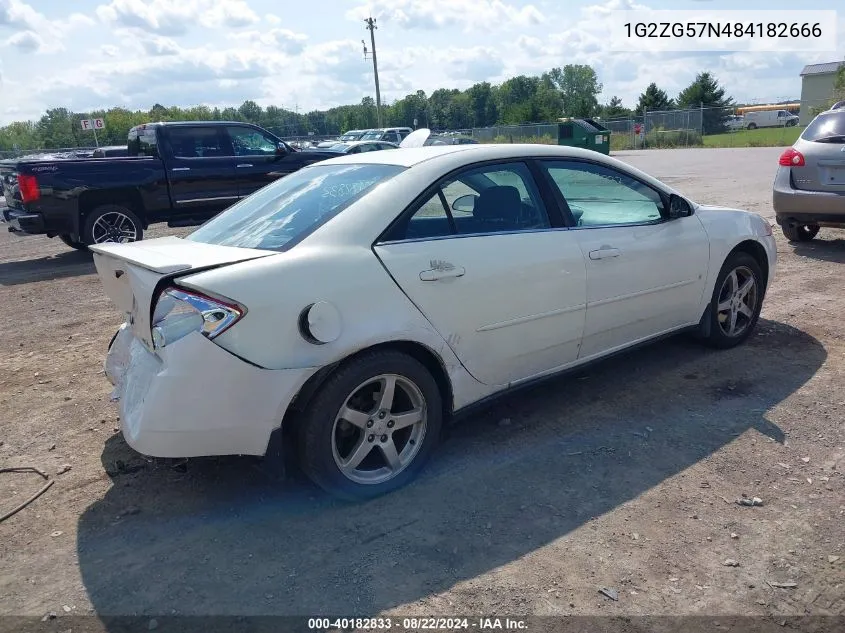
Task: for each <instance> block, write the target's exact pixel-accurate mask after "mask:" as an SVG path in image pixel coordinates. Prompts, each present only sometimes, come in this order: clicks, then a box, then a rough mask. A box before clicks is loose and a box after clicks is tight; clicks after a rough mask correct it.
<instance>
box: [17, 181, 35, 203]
mask: <svg viewBox="0 0 845 633" xmlns="http://www.w3.org/2000/svg"><path fill="white" fill-rule="evenodd" d="M18 191H20V192H21V202H24V203H26V202H35V201H36V200H38V199H39V198H40V197H41V190H40V189H39V188H38V179H37V178H36V177H35V176H31V175H29V174H18Z"/></svg>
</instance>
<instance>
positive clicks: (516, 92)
mask: <svg viewBox="0 0 845 633" xmlns="http://www.w3.org/2000/svg"><path fill="white" fill-rule="evenodd" d="M601 91H602V84H601V83H600V82H599V80H598V75H597V74H596V72H595V70H594V69H593V68H592V67H591V66H587V65H582V64H568V65H566V66H563V67H562V68H552V69H551V70H549V71H548V72H544V73H542V74H540V75H535V76H530V75H519V76H517V77H511V78H510V79H508V80H506V81H504V82H503V83H501V84H499V85H493V84H490V83H489V82H486V81H484V82H479V83H476V84H474V85H473V86H471V87H469V88H467V89H466V90H457V89H449V88H440V89H438V90H435V91H434V92H432V93H431V94H430V95H426V93H425V92H424V91H422V90H417V91H416V92H414V93H412V94H409V95H406V96H405V97H403V98H401V99H398V100H396V101H394V102H393V103H390V104H383V105H382V108H381V110H382V112H381V114H382V125H384V126H406V127H414V126H415V124H414V122H415V121H416V127H428V128H432V129H435V130H446V129H448V130H461V129H470V128H479V127H489V126H493V125H517V124H522V123H539V122H549V121H555V120H556V119H558V118H561V117H601V118H603V119H612V118H624V117H630V116H634V115H642V112H643V110H645V109H647V110H649V111H655V110H669V109H675V108H690V107H695V108H698V107H704V108H708V109H710V108H713V110H708V111H706V113H705V121H704V127H705V130H704V131H705V133H708V132H715V131H720V128H721V127H722V126H723V125H724V123H723V122H724V118H725V116H726V114H722V113H721V111H720V110H718V108H722V109H723V110H724V112H727V109H728V108H729V107H732V106H733V105H734V103H733V100H732V99H731V98H730V97H728V96H727V95H726V94H725V90H724V88H722V87H721V86H720V85H719V83H718V81H717V80H716V78H715V77H713V76H712V75H711V74H710V73H709V72H702V73H699V74H698V75H697V76H696V77H695V80H694V81H693V82H692V83H690V85H689V86H687V87H686V88H685V89H684V90H682V91H681V92H680V93H679V94H678V95H677V97H675V98H669V96H668V95H667V93H666V92H665V91H664V90H662V89H660V88H659V87H658V86H657V84H655V83H652V84H650V85H649V86H648V87H647V88H646V89H645V90H644V91H643V93H642V94H641V95H640V96H639V100H638V101H637V104H636V106H635V107H634V108H627V107H625V106H624V105H623V103H622V100H621V99H620V98H619V97H617V96H613V97H611V98H610V99H609V100H608V102H607V103H604V104H601V103H599V100H598V97H599V94H600V93H601ZM98 117H102V118H103V119H104V120H105V129H103V130H99V131H98V141H99V143H100V145H122V144H124V143H125V142H126V134H127V132H128V131H129V128H131V127H133V126H135V125H140V124H142V123H148V122H152V121H245V122H249V123H254V124H256V125H259V126H261V127H263V128H265V129H268V130H270V131H271V132H273V133H275V134H277V135H279V136H306V135H309V134H314V135H318V136H323V135H332V134H339V133H341V132H344V131H346V130H351V129H367V128H373V127H376V124H377V114H376V104H375V101H374V100H373V99H372V98H371V97H364V98H363V99H362V100H361V102H360V103H358V104H354V105H344V106H338V107H334V108H330V109H328V110H314V111H312V112H307V113H299V112H294V111H292V110H289V109H287V108H284V107H278V106H272V105H271V106H267V107H264V108H262V107H261V106H260V105H258V104H257V103H255V102H254V101H251V100H247V101H244V103H243V104H241V105H240V106H239V107H237V108H235V107H227V108H222V109H221V108H216V107H215V108H211V107H208V106H195V107H190V108H180V107H177V106H172V107H165V106H163V105H161V104H155V105H154V106H153V107H152V108H151V109H150V110H127V109H126V108H120V107H114V108H110V109H108V110H95V111H92V112H72V111H70V110H68V109H67V108H61V107H59V108H51V109H49V110H47V112H46V113H45V114H44V115H43V116H42V117H41V118H40V119H39V120H37V121H19V122H15V123H11V124H10V125H7V126H5V127H0V150H6V151H8V150H15V149H55V148H62V147H79V146H91V145H93V143H94V138H93V133H92V132H90V131H85V130H83V129H82V127H81V125H80V123H79V121H80V120H82V119H92V118H98Z"/></svg>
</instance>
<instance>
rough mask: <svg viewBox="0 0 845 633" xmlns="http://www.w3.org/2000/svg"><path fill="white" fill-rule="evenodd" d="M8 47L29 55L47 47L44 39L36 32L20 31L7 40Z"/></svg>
mask: <svg viewBox="0 0 845 633" xmlns="http://www.w3.org/2000/svg"><path fill="white" fill-rule="evenodd" d="M6 45H7V46H14V47H15V48H17V49H19V50H22V51H25V52H29V53H32V52H35V51H39V50H42V49H43V48H44V47H45V43H44V39H43V38H42V37H41V36H40V35H38V33H36V32H35V31H18V32H17V33H15V34H14V35H13V36H12V37H10V38H9V39H7V40H6Z"/></svg>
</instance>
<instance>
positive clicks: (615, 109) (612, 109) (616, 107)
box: [601, 95, 631, 119]
mask: <svg viewBox="0 0 845 633" xmlns="http://www.w3.org/2000/svg"><path fill="white" fill-rule="evenodd" d="M601 115H602V117H604V118H605V119H614V118H622V117H626V116H631V110H630V109H628V108H626V107H625V106H624V105H622V99H620V98H619V97H617V96H616V95H614V96H612V97H611V98H610V101H608V102H607V103H606V104H605V105H604V106H602V109H601Z"/></svg>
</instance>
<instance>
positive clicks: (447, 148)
mask: <svg viewBox="0 0 845 633" xmlns="http://www.w3.org/2000/svg"><path fill="white" fill-rule="evenodd" d="M457 153H462V156H461V158H463V159H465V162H466V163H475V162H480V161H485V160H500V159H508V158H515V159H519V158H526V157H529V156H541V157H549V158H589V159H593V160H596V159H598V160H602V161H603V162H606V159H605V157H604V155H602V154H599V153H598V152H594V151H592V150H587V149H581V148H578V147H566V146H561V145H541V144H517V143H515V144H509V143H503V144H500V145H494V144H482V143H479V144H477V145H427V146H425V147H401V146H400V147H399V149H398V150H396V151H393V152H367V153H365V154H345V155H343V156H339V157H337V158H330V159H328V160H324V161H320V162H319V163H314V164H313V165H309V166H308V167H307V169H311V168H314V167H317V166H319V165H332V164H350V163H361V164H364V163H367V164H379V165H396V166H399V167H413V166H414V165H416V164H418V163H422V162H424V161H428V160H432V159H434V158H437V157H439V156H444V155H446V154H457Z"/></svg>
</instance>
